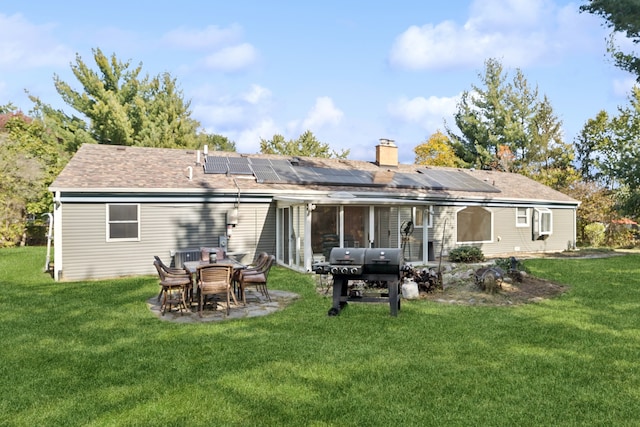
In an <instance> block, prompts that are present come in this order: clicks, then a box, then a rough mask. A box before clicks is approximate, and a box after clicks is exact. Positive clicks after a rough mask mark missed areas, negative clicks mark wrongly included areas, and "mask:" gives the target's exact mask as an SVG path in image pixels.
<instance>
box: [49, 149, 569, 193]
mask: <svg viewBox="0 0 640 427" xmlns="http://www.w3.org/2000/svg"><path fill="white" fill-rule="evenodd" d="M209 155H217V156H237V157H240V156H248V157H251V158H268V159H291V157H290V156H279V155H265V154H254V155H241V154H238V153H228V152H213V153H212V152H209ZM196 158H197V153H196V151H195V150H186V149H167V148H147V147H123V146H113V145H98V144H84V145H83V146H82V147H80V149H79V150H78V151H77V153H76V154H75V155H74V157H73V158H72V159H71V161H70V162H69V163H68V164H67V166H66V167H65V168H64V170H63V171H62V172H61V173H60V175H59V176H58V177H57V178H56V180H55V181H54V182H53V183H52V184H51V186H50V189H51V191H63V192H154V193H158V192H177V191H178V192H204V191H236V190H237V189H238V188H240V189H241V190H242V191H243V193H245V192H255V193H275V192H283V191H284V192H289V193H291V192H296V191H303V192H305V193H308V192H312V191H320V192H335V191H350V192H358V193H365V194H366V193H376V194H378V193H381V192H383V193H388V194H389V195H390V196H391V195H397V194H403V195H420V196H421V197H424V196H427V197H437V198H455V199H461V198H475V199H477V198H482V199H487V200H536V201H548V202H554V203H567V204H577V203H578V202H577V201H576V200H575V199H573V198H571V197H569V196H567V195H565V194H562V193H560V192H558V191H556V190H553V189H551V188H549V187H547V186H544V185H542V184H540V183H538V182H536V181H533V180H531V179H529V178H527V177H525V176H523V175H519V174H514V173H505V172H497V171H483V170H470V169H455V168H434V169H436V170H451V171H456V172H458V173H464V174H467V175H470V176H472V177H475V178H477V179H479V180H481V181H483V182H485V183H487V184H490V185H491V186H493V187H495V188H496V189H497V190H499V192H469V191H450V190H449V191H442V190H433V189H428V188H420V189H418V188H413V189H411V188H390V187H388V186H384V185H383V186H373V187H353V186H349V187H346V186H332V185H308V184H305V185H296V184H292V183H259V182H257V181H256V180H255V179H253V177H249V178H247V177H245V178H242V177H238V176H235V177H234V176H227V175H224V174H205V173H204V170H203V167H202V165H197V164H196ZM202 160H204V156H202ZM300 162H301V164H303V165H304V166H308V167H309V166H312V167H320V168H332V169H350V170H359V171H369V172H371V173H373V174H374V176H375V177H376V178H375V179H377V180H379V181H378V183H379V184H385V183H386V182H388V180H389V179H390V178H389V176H390V175H392V174H393V173H407V174H416V176H417V175H418V172H417V170H418V169H423V170H424V169H425V166H418V165H407V164H399V165H398V167H397V168H389V167H380V166H378V165H377V164H375V163H373V162H367V161H357V160H343V159H320V158H310V157H301V158H300ZM189 167H191V173H192V179H191V180H190V179H189V174H190V171H189V169H190V168H189ZM385 180H387V181H385Z"/></svg>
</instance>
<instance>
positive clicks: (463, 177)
mask: <svg viewBox="0 0 640 427" xmlns="http://www.w3.org/2000/svg"><path fill="white" fill-rule="evenodd" d="M418 172H420V175H416V176H420V177H421V178H422V179H424V180H425V181H426V182H436V183H438V184H439V185H440V186H441V187H442V189H445V190H456V191H470V192H486V193H499V192H500V190H498V189H497V188H495V187H494V186H492V185H490V184H488V183H486V182H484V181H481V180H479V179H477V178H475V177H473V176H471V175H469V174H467V173H465V172H462V171H449V170H434V169H418Z"/></svg>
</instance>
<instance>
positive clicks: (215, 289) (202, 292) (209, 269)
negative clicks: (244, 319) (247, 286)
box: [198, 264, 238, 317]
mask: <svg viewBox="0 0 640 427" xmlns="http://www.w3.org/2000/svg"><path fill="white" fill-rule="evenodd" d="M232 274H233V267H232V266H230V265H223V264H217V265H216V264H210V265H207V266H204V267H201V268H199V269H198V277H199V279H198V295H199V301H198V315H199V316H201V317H202V310H203V309H204V304H205V300H206V296H208V295H216V294H224V295H225V298H226V300H227V314H229V310H230V309H231V299H230V298H231V297H232V298H233V301H234V302H235V303H236V304H237V303H238V301H237V300H236V296H235V295H234V293H233V289H232V288H231V275H232ZM216 304H217V303H216Z"/></svg>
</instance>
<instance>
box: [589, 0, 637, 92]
mask: <svg viewBox="0 0 640 427" xmlns="http://www.w3.org/2000/svg"><path fill="white" fill-rule="evenodd" d="M580 12H588V13H591V14H594V15H599V16H601V17H602V18H604V19H605V21H606V26H607V27H609V28H611V29H612V30H613V32H620V33H624V34H625V35H626V37H627V38H629V39H630V40H631V41H632V42H633V44H634V45H638V43H640V3H638V1H637V0H589V1H588V4H585V5H582V6H580ZM607 50H608V51H609V53H610V54H611V56H612V57H613V59H614V62H615V64H616V66H617V67H619V68H621V69H623V70H626V71H628V72H630V73H632V74H635V75H636V76H637V80H638V81H640V58H638V57H637V56H636V55H635V54H634V53H624V52H622V51H621V50H619V49H618V48H617V47H616V46H615V41H614V38H613V34H612V35H611V37H610V38H609V46H608V49H607Z"/></svg>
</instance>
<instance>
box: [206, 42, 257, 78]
mask: <svg viewBox="0 0 640 427" xmlns="http://www.w3.org/2000/svg"><path fill="white" fill-rule="evenodd" d="M257 58H258V53H257V52H256V49H255V48H254V47H253V46H252V45H251V44H249V43H242V44H239V45H235V46H229V47H225V48H223V49H220V50H218V51H217V52H214V53H212V54H210V55H208V56H207V57H206V58H205V60H204V63H205V66H206V67H207V68H209V69H211V70H218V71H224V72H233V71H240V70H242V69H245V68H248V67H250V66H251V65H253V64H254V63H255V62H256V61H257Z"/></svg>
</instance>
